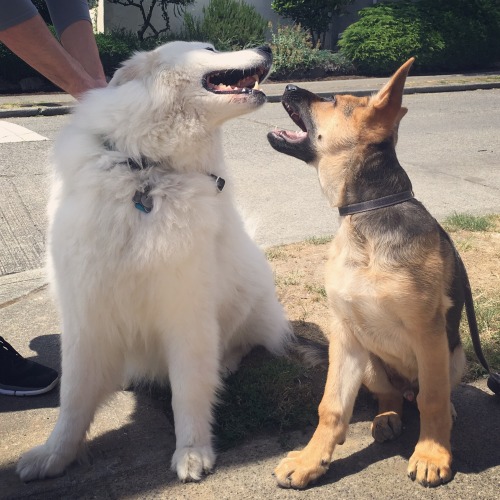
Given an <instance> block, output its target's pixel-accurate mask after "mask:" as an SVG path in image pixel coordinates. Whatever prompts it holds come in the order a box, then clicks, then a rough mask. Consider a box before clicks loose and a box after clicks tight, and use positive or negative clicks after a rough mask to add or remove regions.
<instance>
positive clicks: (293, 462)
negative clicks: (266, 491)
mask: <svg viewBox="0 0 500 500" xmlns="http://www.w3.org/2000/svg"><path fill="white" fill-rule="evenodd" d="M329 466H330V460H322V459H321V457H319V456H318V455H317V454H315V453H311V452H310V451H309V450H307V448H305V449H304V450H302V451H291V452H290V453H289V454H288V455H287V457H286V458H284V459H283V460H282V461H281V462H280V463H279V465H278V467H276V469H275V470H274V474H275V476H276V480H277V481H278V484H279V485H280V486H281V487H282V488H296V489H303V488H305V487H306V486H307V485H308V484H309V483H311V482H312V481H315V480H316V479H318V477H320V476H322V475H323V474H324V473H325V472H326V471H327V470H328V467H329Z"/></svg>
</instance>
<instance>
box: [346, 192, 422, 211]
mask: <svg viewBox="0 0 500 500" xmlns="http://www.w3.org/2000/svg"><path fill="white" fill-rule="evenodd" d="M412 198H413V191H403V192H402V193H396V194H390V195H389V196H383V197H382V198H376V199H374V200H369V201H362V202H361V203H353V204H352V205H345V206H344V207H338V209H339V215H340V216H344V215H352V214H357V213H359V212H368V211H369V210H376V209H377V208H384V207H390V206H391V205H397V204H398V203H403V201H408V200H411V199H412Z"/></svg>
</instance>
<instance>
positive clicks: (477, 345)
mask: <svg viewBox="0 0 500 500" xmlns="http://www.w3.org/2000/svg"><path fill="white" fill-rule="evenodd" d="M438 227H439V230H440V232H441V234H442V235H443V236H444V237H445V238H446V239H447V240H448V242H449V243H450V245H451V247H452V248H453V253H454V254H455V262H456V263H457V266H458V267H459V268H460V271H461V273H462V277H463V279H462V284H463V287H464V294H465V314H466V316H467V323H468V324H469V332H470V338H471V340H472V346H473V347H474V352H475V353H476V357H477V359H478V360H479V362H480V363H481V364H482V365H483V368H484V369H485V370H486V371H487V372H488V373H489V377H488V381H487V385H488V387H489V389H490V391H491V392H493V393H495V394H496V395H497V396H498V397H500V373H498V372H497V373H495V372H492V371H491V369H490V367H489V365H488V362H487V361H486V358H485V357H484V354H483V349H482V348H481V339H480V337H479V328H478V326H477V318H476V311H475V309H474V299H473V298H472V290H471V287H470V281H469V276H468V275H467V270H466V269H465V265H464V263H463V260H462V257H460V254H459V253H458V250H457V247H456V246H455V244H454V243H453V240H452V239H451V238H450V235H449V234H448V233H447V232H446V231H445V230H444V229H443V228H442V227H441V226H440V224H439V223H438Z"/></svg>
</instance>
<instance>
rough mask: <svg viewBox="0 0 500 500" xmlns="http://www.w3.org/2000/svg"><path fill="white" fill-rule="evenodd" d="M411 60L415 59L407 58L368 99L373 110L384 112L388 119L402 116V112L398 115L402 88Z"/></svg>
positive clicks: (401, 100)
mask: <svg viewBox="0 0 500 500" xmlns="http://www.w3.org/2000/svg"><path fill="white" fill-rule="evenodd" d="M413 61H415V58H414V57H412V58H411V59H408V61H406V62H405V63H404V64H403V65H402V66H401V67H400V68H399V69H398V70H397V71H396V73H394V75H393V76H392V78H391V79H390V80H389V81H388V82H387V83H386V84H385V85H384V86H383V87H382V88H381V89H380V90H379V91H378V92H377V93H376V94H375V95H374V96H373V97H372V98H371V99H370V104H371V106H372V107H373V108H374V110H375V111H376V112H382V113H384V114H385V115H386V116H387V119H389V120H393V121H396V120H398V117H399V120H400V119H401V118H402V117H403V116H404V113H403V116H400V111H401V104H402V102H403V90H404V86H405V81H406V77H407V76H408V72H409V71H410V67H411V65H412V64H413ZM399 120H398V121H399Z"/></svg>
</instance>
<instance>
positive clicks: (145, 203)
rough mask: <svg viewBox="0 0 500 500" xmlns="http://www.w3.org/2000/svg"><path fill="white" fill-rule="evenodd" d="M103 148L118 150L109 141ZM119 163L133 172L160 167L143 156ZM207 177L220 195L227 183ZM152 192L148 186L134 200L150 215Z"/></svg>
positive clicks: (135, 195)
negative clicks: (212, 181)
mask: <svg viewBox="0 0 500 500" xmlns="http://www.w3.org/2000/svg"><path fill="white" fill-rule="evenodd" d="M103 146H104V148H105V149H106V151H116V149H115V148H114V147H113V146H112V144H111V143H110V142H109V141H106V140H104V141H103ZM119 163H126V164H127V165H128V166H129V168H130V169H131V170H146V169H149V168H153V167H154V166H155V165H158V163H155V162H152V161H151V160H149V159H148V158H146V157H145V156H141V158H140V160H139V161H137V160H135V159H134V158H125V159H124V160H123V161H120V162H117V164H119ZM207 175H208V176H209V177H211V178H212V179H213V180H214V182H215V187H216V188H217V192H218V193H220V192H221V191H222V190H223V189H224V185H225V184H226V181H225V180H224V179H223V178H222V177H219V176H218V175H215V174H207ZM150 191H151V185H150V184H146V185H144V186H143V187H142V189H138V190H137V191H136V192H135V194H134V197H133V198H132V201H133V203H134V206H135V208H137V210H140V211H141V212H144V213H146V214H149V213H150V212H151V210H152V209H153V197H152V196H150V194H149V193H150Z"/></svg>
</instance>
